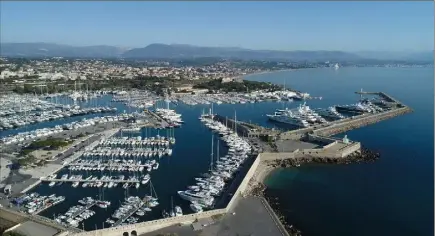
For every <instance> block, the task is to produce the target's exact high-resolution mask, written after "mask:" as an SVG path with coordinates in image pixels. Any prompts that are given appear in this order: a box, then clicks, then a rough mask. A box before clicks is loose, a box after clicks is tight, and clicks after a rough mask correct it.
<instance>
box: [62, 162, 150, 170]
mask: <svg viewBox="0 0 435 236" xmlns="http://www.w3.org/2000/svg"><path fill="white" fill-rule="evenodd" d="M68 165H69V166H84V167H91V168H94V167H97V168H100V167H118V168H119V167H122V168H124V167H133V168H134V167H149V166H150V165H137V164H128V163H127V164H121V165H120V164H105V163H99V164H95V165H92V164H88V163H69V164H68ZM97 170H100V169H97Z"/></svg>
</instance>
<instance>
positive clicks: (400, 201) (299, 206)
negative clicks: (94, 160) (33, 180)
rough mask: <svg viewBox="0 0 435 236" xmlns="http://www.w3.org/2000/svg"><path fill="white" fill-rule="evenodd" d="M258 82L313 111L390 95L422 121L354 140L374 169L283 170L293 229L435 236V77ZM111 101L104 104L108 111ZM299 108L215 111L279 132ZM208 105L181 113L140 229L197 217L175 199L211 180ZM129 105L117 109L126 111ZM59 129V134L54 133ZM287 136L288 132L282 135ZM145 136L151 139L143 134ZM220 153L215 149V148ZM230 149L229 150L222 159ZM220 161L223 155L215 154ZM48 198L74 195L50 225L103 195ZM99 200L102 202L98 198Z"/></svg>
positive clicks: (399, 72)
mask: <svg viewBox="0 0 435 236" xmlns="http://www.w3.org/2000/svg"><path fill="white" fill-rule="evenodd" d="M247 78H248V79H252V80H261V81H271V82H274V83H280V84H283V83H284V81H285V83H286V85H287V86H288V87H293V88H295V89H298V90H301V91H304V92H308V93H310V94H311V95H313V96H322V97H323V100H313V101H309V102H308V103H307V104H308V105H310V106H311V107H313V108H316V107H327V106H329V105H333V104H348V103H353V102H356V100H357V99H358V96H357V95H356V94H354V91H356V90H359V89H361V88H363V89H364V90H366V91H385V92H387V93H390V94H391V95H392V96H394V97H396V98H397V99H399V100H401V101H403V102H404V103H405V104H407V105H409V106H411V107H412V108H413V109H414V110H415V112H414V113H412V114H408V115H405V116H402V117H398V118H395V119H392V120H388V121H384V122H381V123H378V124H375V125H371V126H368V127H365V128H361V129H358V130H354V131H352V132H348V133H347V134H348V137H349V138H350V139H354V140H358V141H361V142H362V143H363V144H364V145H365V146H367V147H369V148H372V149H376V150H378V151H380V152H381V154H382V158H381V159H380V160H379V161H377V162H376V163H374V164H360V165H345V166H339V165H328V166H326V165H311V166H302V167H300V168H298V169H287V170H282V171H277V172H275V173H274V174H273V175H271V176H270V178H269V179H268V180H267V184H268V186H269V187H270V189H269V192H268V194H270V195H276V196H279V197H280V198H281V201H282V205H283V206H284V208H285V209H286V210H287V211H286V215H287V216H288V218H289V219H290V221H291V223H293V224H295V225H296V226H297V227H299V228H300V229H301V230H302V231H303V233H304V235H308V236H309V235H322V236H323V235H333V236H341V235H345V236H348V235H382V236H383V235H433V229H432V228H433V212H432V209H433V185H434V183H433V164H434V163H433V150H434V147H433V130H434V129H433V107H434V104H433V69H432V68H422V69H417V68H413V69H399V68H390V69H388V68H341V69H340V70H338V71H334V70H329V69H309V70H300V71H293V72H278V73H273V74H263V75H253V76H249V77H247ZM108 101H110V99H109V98H105V100H104V102H103V103H104V105H107V104H105V102H108ZM297 105H298V103H285V102H281V103H275V102H265V103H256V104H235V105H231V104H221V105H215V106H214V111H215V112H216V113H219V114H221V115H224V116H228V117H230V118H233V117H234V115H235V113H236V115H237V119H238V120H243V121H250V122H253V123H257V124H261V125H265V126H268V127H273V126H275V124H274V123H269V122H267V118H266V116H265V114H266V113H273V111H274V110H275V109H277V108H285V107H287V106H288V107H295V106H297ZM209 107H210V106H208V105H198V106H188V105H183V104H180V105H178V106H176V107H171V108H175V109H176V110H177V112H179V113H181V114H182V118H183V120H184V121H185V124H184V125H183V126H182V127H181V128H179V129H176V130H175V138H176V144H175V145H174V146H173V155H172V156H171V157H162V158H161V159H160V160H159V162H160V167H159V169H158V170H156V171H153V172H151V180H152V182H153V185H154V187H155V189H156V192H157V195H158V197H159V202H160V205H159V206H158V207H156V208H154V209H153V211H152V212H151V213H148V214H147V215H145V216H143V217H141V221H144V220H151V219H156V218H160V217H161V212H162V210H164V209H166V210H169V207H170V205H171V197H172V198H173V202H174V205H179V206H181V207H182V209H183V211H184V212H185V213H189V212H190V209H189V207H188V202H186V201H184V200H182V199H180V198H179V197H178V196H177V193H176V192H177V191H179V190H184V189H186V187H187V186H188V185H192V184H194V182H195V181H194V177H197V176H198V175H199V173H203V172H205V171H207V169H208V166H209V163H210V152H211V137H212V133H211V132H210V131H209V130H208V129H207V128H206V127H205V126H203V125H202V124H201V123H200V122H199V120H198V116H199V115H200V114H201V113H202V111H203V110H205V111H208V109H209ZM124 109H127V108H125V106H122V105H118V110H119V111H122V110H124ZM50 126H51V125H50ZM277 128H288V127H285V126H284V127H282V126H280V127H277ZM158 132H160V135H165V134H166V131H157V130H148V131H147V132H146V133H147V134H151V133H153V134H157V133H158ZM142 135H145V131H144V132H143V133H142ZM214 147H215V148H216V143H215V145H214ZM225 152H226V150H225V148H224V147H223V146H222V145H221V149H220V154H221V155H224V154H225ZM215 153H216V150H215ZM35 191H37V192H40V193H43V194H46V195H48V194H51V193H57V194H62V195H66V196H67V199H66V201H65V202H63V203H61V204H59V205H58V206H56V207H53V208H52V209H49V210H47V211H45V212H43V213H42V215H44V216H48V217H52V216H53V214H54V213H56V214H58V213H64V212H65V211H66V210H67V209H68V208H69V206H71V205H72V204H73V205H75V204H77V201H78V200H79V199H81V198H83V197H85V196H96V195H98V194H99V190H98V189H96V188H81V187H78V188H75V189H74V188H72V187H71V185H70V184H63V185H61V186H55V187H52V188H50V187H48V185H47V184H42V185H40V186H38V187H37V188H36V189H35ZM148 193H149V187H147V186H146V187H145V186H141V188H139V189H138V190H136V189H131V190H130V191H129V193H128V194H130V195H137V196H140V197H143V195H145V194H148ZM100 194H101V193H100ZM125 194H126V193H125V191H124V189H123V188H121V187H117V188H112V189H105V190H104V198H105V199H106V200H111V201H112V206H111V207H109V208H107V209H99V208H94V209H93V210H95V211H96V212H97V214H96V215H94V216H92V217H91V218H89V219H87V220H86V221H85V229H88V230H91V229H95V228H96V227H97V228H102V222H103V221H105V219H106V218H107V217H109V216H110V215H111V214H112V213H113V212H114V210H115V209H116V208H117V207H118V206H119V201H122V199H123V198H124V196H125Z"/></svg>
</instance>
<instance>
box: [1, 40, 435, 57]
mask: <svg viewBox="0 0 435 236" xmlns="http://www.w3.org/2000/svg"><path fill="white" fill-rule="evenodd" d="M0 55H1V56H10V57H73V58H134V59H186V58H199V57H216V58H234V59H245V60H274V59H275V60H292V61H358V60H364V59H376V60H419V61H426V60H427V61H433V55H434V52H433V51H427V52H400V53H398V52H378V51H363V52H344V51H324V50H317V51H279V50H252V49H245V48H238V47H202V46H193V45H186V44H159V43H155V44H150V45H148V46H146V47H143V48H122V47H116V46H106V45H97V46H83V47H79V46H70V45H63V44H54V43H1V44H0Z"/></svg>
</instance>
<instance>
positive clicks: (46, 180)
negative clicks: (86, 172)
mask: <svg viewBox="0 0 435 236" xmlns="http://www.w3.org/2000/svg"><path fill="white" fill-rule="evenodd" d="M41 181H43V182H89V183H96V182H104V183H106V182H113V183H140V182H141V180H120V179H107V180H99V179H97V180H90V179H45V178H44V179H41Z"/></svg>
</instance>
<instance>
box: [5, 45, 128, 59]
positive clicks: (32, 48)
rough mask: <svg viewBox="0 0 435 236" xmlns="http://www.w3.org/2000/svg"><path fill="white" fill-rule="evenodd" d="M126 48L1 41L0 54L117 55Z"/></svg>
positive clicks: (13, 55)
mask: <svg viewBox="0 0 435 236" xmlns="http://www.w3.org/2000/svg"><path fill="white" fill-rule="evenodd" d="M124 51H126V49H122V48H119V47H113V46H104V45H101V46H85V47H77V46H69V45H62V44H54V43H2V44H1V45H0V55H1V56H10V57H85V58H86V57H87V58H107V57H119V56H120V55H121V54H122V53H123V52H124Z"/></svg>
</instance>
